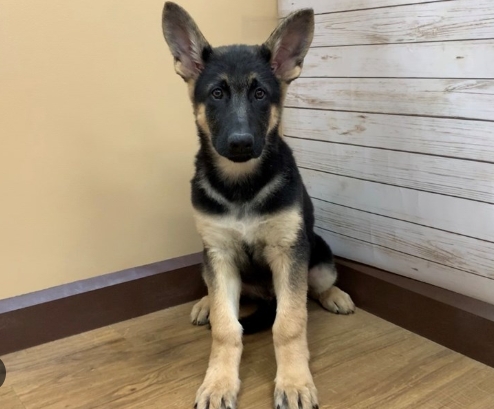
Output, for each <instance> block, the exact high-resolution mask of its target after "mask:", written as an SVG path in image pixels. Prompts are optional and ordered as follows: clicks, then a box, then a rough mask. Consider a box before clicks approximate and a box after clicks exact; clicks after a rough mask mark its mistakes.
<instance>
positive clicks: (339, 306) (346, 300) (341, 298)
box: [319, 286, 355, 314]
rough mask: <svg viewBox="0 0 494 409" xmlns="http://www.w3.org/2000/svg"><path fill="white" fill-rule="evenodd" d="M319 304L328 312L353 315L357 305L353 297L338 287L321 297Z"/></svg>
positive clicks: (325, 292) (332, 288)
mask: <svg viewBox="0 0 494 409" xmlns="http://www.w3.org/2000/svg"><path fill="white" fill-rule="evenodd" d="M319 302H320V303H321V305H322V306H323V307H324V308H325V309H327V310H328V311H330V312H332V313H335V314H353V313H354V312H355V304H354V303H353V301H352V299H351V297H350V296H349V295H348V294H347V293H346V292H344V291H342V290H340V289H339V288H338V287H335V286H333V287H331V288H330V289H329V290H327V291H324V292H323V293H322V294H321V295H320V296H319Z"/></svg>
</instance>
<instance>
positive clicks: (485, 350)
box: [338, 259, 494, 367]
mask: <svg viewBox="0 0 494 409" xmlns="http://www.w3.org/2000/svg"><path fill="white" fill-rule="evenodd" d="M338 270H339V272H340V274H339V284H338V285H339V286H340V287H341V288H342V289H344V290H345V291H347V292H348V293H349V294H350V295H351V296H352V298H353V299H354V301H355V304H356V305H357V306H358V307H359V308H362V309H363V310H365V311H368V312H370V313H371V314H374V315H376V316H378V317H381V318H383V319H385V320H386V321H389V322H392V323H394V324H396V325H398V326H400V327H402V328H405V329H407V330H409V331H411V332H414V333H416V334H419V335H421V336H423V337H425V338H428V339H430V340H432V341H434V342H437V343H438V344H440V345H443V346H445V347H447V348H450V349H452V350H454V351H457V352H459V353H461V354H463V355H466V356H468V357H470V358H473V359H475V360H477V361H480V362H482V363H484V364H486V365H490V366H492V367H494V305H491V304H487V303H485V302H482V301H479V300H475V299H473V298H470V297H466V296H464V295H461V294H458V293H454V292H452V291H448V290H445V289H443V288H439V287H436V286H433V285H430V284H426V283H422V282H420V281H415V280H412V279H409V278H405V277H402V276H399V275H396V274H392V273H388V272H386V271H383V270H379V269H376V268H374V267H370V266H366V265H363V264H359V263H355V262H352V261H349V260H344V259H338Z"/></svg>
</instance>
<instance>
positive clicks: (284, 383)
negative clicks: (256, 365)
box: [274, 374, 319, 409]
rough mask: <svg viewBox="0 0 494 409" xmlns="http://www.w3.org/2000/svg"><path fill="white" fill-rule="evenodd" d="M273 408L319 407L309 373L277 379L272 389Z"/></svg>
mask: <svg viewBox="0 0 494 409" xmlns="http://www.w3.org/2000/svg"><path fill="white" fill-rule="evenodd" d="M274 407H275V409H319V404H318V402H317V389H316V387H315V386H314V382H313V381H312V377H311V376H310V374H309V375H308V376H306V377H303V376H298V377H297V376H294V377H293V378H292V379H291V380H283V379H281V380H279V381H278V380H277V381H276V387H275V391H274Z"/></svg>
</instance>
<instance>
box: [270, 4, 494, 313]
mask: <svg viewBox="0 0 494 409" xmlns="http://www.w3.org/2000/svg"><path fill="white" fill-rule="evenodd" d="M493 6H494V4H493V2H492V0H477V1H471V0H448V1H444V0H443V1H430V0H429V1H418V0H334V1H324V0H279V11H280V17H283V16H285V15H287V14H288V13H290V12H292V11H294V10H296V9H298V8H303V7H312V8H313V9H314V11H315V13H316V32H315V37H314V42H313V44H312V47H311V49H310V50H309V53H308V55H307V58H306V61H305V65H304V70H303V72H302V75H301V78H299V79H298V80H296V81H295V82H293V83H292V85H291V87H290V89H289V92H288V95H287V98H286V104H285V105H286V108H285V116H284V123H283V131H284V134H285V137H286V140H287V141H288V143H289V144H290V146H291V147H292V148H293V149H294V152H295V155H296V158H297V162H298V164H299V167H300V168H301V173H302V177H303V179H304V181H305V183H306V185H307V189H308V191H309V194H310V196H311V197H312V198H313V201H314V206H315V209H316V226H317V229H318V231H319V233H320V234H321V235H322V236H323V237H324V238H325V239H326V240H328V241H329V242H330V244H331V245H332V247H333V249H334V251H335V253H336V254H337V255H339V256H342V257H345V258H348V259H352V260H356V261H359V262H362V263H366V264H369V265H372V266H375V267H378V268H382V269H384V270H388V271H391V272H394V273H397V274H401V275H403V276H406V277H410V278H414V279H417V280H420V281H424V282H427V283H430V284H433V285H436V286H439V287H443V288H446V289H448V290H452V291H455V292H458V293H462V294H464V295H468V296H471V297H474V298H477V299H480V300H483V301H486V302H489V303H491V304H494V69H493V68H492V67H494V7H493Z"/></svg>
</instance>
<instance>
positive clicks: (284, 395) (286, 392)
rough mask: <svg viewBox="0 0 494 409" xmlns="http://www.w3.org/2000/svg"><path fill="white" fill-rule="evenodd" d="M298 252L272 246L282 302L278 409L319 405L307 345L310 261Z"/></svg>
mask: <svg viewBox="0 0 494 409" xmlns="http://www.w3.org/2000/svg"><path fill="white" fill-rule="evenodd" d="M299 250H300V249H299ZM298 253H300V252H297V254H296V252H295V250H294V249H293V248H283V247H279V246H273V247H271V248H269V249H268V260H269V263H270V266H271V269H272V272H273V283H274V288H275V292H276V298H277V303H278V306H277V312H276V320H275V322H274V325H273V341H274V348H275V354H276V363H277V367H278V368H277V373H276V385H275V393H274V405H275V408H276V409H313V408H318V403H317V390H316V387H315V386H314V381H313V380H312V374H311V372H310V369H309V348H308V345H307V269H308V261H307V260H306V257H304V256H302V257H301V254H298Z"/></svg>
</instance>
